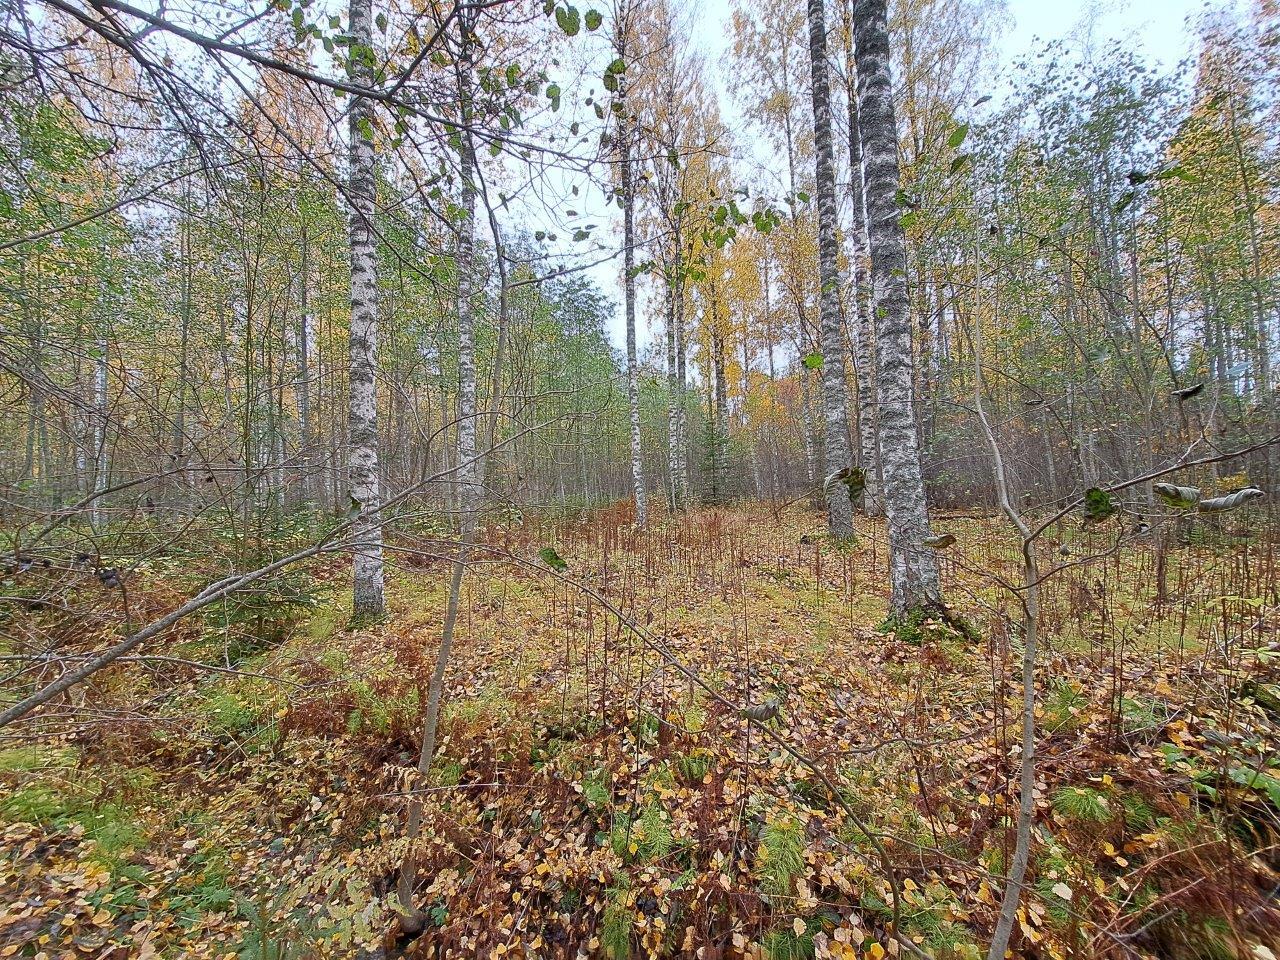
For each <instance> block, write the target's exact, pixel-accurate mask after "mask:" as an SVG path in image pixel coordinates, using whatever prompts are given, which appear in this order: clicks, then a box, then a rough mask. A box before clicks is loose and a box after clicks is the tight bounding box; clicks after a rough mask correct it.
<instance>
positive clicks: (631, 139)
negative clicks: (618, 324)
mask: <svg viewBox="0 0 1280 960" xmlns="http://www.w3.org/2000/svg"><path fill="white" fill-rule="evenodd" d="M635 15H636V3H635V2H634V0H622V2H619V3H618V4H617V5H616V6H615V7H614V30H613V53H614V56H615V57H616V61H615V62H620V63H621V66H622V69H620V70H617V71H616V72H614V73H613V76H615V77H616V78H617V89H616V90H615V91H614V99H613V111H614V116H615V118H616V120H617V124H616V127H615V130H614V139H615V140H616V142H617V156H618V196H619V199H620V201H621V203H622V271H623V273H622V297H623V304H624V309H625V312H626V321H627V412H628V419H629V423H630V438H631V483H632V495H633V496H634V497H635V502H636V524H637V525H638V526H641V527H643V526H645V525H646V524H647V523H648V520H649V512H648V508H647V505H646V502H645V491H644V462H643V460H642V459H641V449H640V439H641V437H640V379H639V366H638V361H637V359H636V249H635V248H636V222H635V219H636V214H635V205H636V190H635V181H634V179H633V175H634V171H633V169H632V156H631V154H632V150H633V149H634V147H635V140H636V122H635V117H634V115H633V114H632V111H631V105H630V104H629V103H628V100H627V93H628V79H627V61H628V57H629V56H630V55H631V54H632V53H633V50H632V47H633V45H634V39H635V38H634V31H635V24H634V23H633V22H632V20H633V18H634V17H635Z"/></svg>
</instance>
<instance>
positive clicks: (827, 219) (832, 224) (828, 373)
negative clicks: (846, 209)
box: [809, 0, 853, 537]
mask: <svg viewBox="0 0 1280 960" xmlns="http://www.w3.org/2000/svg"><path fill="white" fill-rule="evenodd" d="M809 63H810V67H811V71H812V83H811V84H810V89H811V92H812V96H813V144H814V161H815V180H816V184H817V193H818V280H819V284H820V293H819V301H818V303H819V313H818V318H819V319H818V341H819V344H820V346H821V349H822V400H823V418H824V421H825V431H824V437H823V439H824V442H825V445H826V454H827V472H828V474H829V475H836V474H838V473H840V472H841V471H844V472H845V475H846V476H847V475H848V470H849V468H850V467H851V466H852V462H851V460H850V457H849V423H848V413H847V411H848V403H849V400H848V396H847V393H846V389H845V366H844V336H843V332H842V329H841V321H840V267H839V249H838V248H837V243H838V240H837V238H836V220H837V213H836V171H835V160H834V159H833V150H832V146H831V89H830V86H829V84H828V81H827V27H826V21H825V14H824V11H823V8H822V0H809ZM824 487H825V493H826V497H827V532H828V533H830V534H831V536H833V537H849V536H852V534H853V500H852V499H851V497H850V496H849V493H850V491H851V489H852V488H851V487H849V486H847V485H846V484H844V483H828V484H825V485H824Z"/></svg>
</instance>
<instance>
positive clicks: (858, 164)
mask: <svg viewBox="0 0 1280 960" xmlns="http://www.w3.org/2000/svg"><path fill="white" fill-rule="evenodd" d="M853 2H854V0H844V5H843V9H844V11H845V15H846V17H849V16H852V13H853V8H852V4H853ZM846 22H847V21H846ZM844 62H845V84H846V86H845V93H846V101H847V103H848V112H849V201H850V205H851V206H852V207H853V229H852V230H850V231H849V246H850V250H849V259H850V260H852V261H853V297H854V316H855V317H856V318H857V319H856V323H855V328H854V333H855V336H854V346H853V350H854V356H853V367H854V377H855V379H856V381H857V390H858V424H857V426H858V466H860V467H861V468H862V472H863V479H864V481H865V483H866V486H865V487H864V488H863V491H862V512H863V513H864V514H865V515H866V516H868V517H878V516H880V515H881V514H882V513H883V512H884V508H883V505H882V503H881V498H880V449H879V447H878V446H877V444H876V403H875V397H876V373H875V367H876V347H875V342H874V338H873V336H872V329H871V277H870V274H869V271H868V263H869V257H870V250H869V248H870V243H869V241H868V240H867V201H866V190H865V188H864V186H863V179H862V138H861V136H860V135H859V133H858V90H857V86H858V83H857V68H856V67H855V66H854V59H853V25H852V23H849V30H848V31H847V41H846V44H845V51H844Z"/></svg>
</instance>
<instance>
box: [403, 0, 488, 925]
mask: <svg viewBox="0 0 1280 960" xmlns="http://www.w3.org/2000/svg"><path fill="white" fill-rule="evenodd" d="M474 18H475V14H474V13H464V14H463V15H462V17H461V18H460V19H459V32H460V34H461V36H460V41H459V55H458V62H457V78H458V101H459V105H460V108H461V109H460V113H461V117H462V122H463V124H464V125H469V124H470V123H471V122H472V109H471V102H472V98H473V87H472V76H471V70H472V66H471V54H472V50H473V45H474V42H475V39H474V30H475V19H474ZM460 133H461V144H462V147H461V150H460V154H461V156H460V162H459V174H460V177H459V179H460V180H461V181H462V218H461V222H460V223H459V224H458V250H457V256H456V258H455V272H456V273H457V301H456V309H457V313H458V433H457V436H458V450H457V456H458V460H457V469H456V471H455V473H454V484H453V486H454V488H455V489H456V490H457V496H456V498H455V500H456V503H457V506H458V509H459V511H460V523H459V526H460V528H461V533H462V538H461V541H460V542H459V544H458V548H457V553H456V554H455V555H454V561H453V571H452V576H451V577H450V580H449V598H448V601H447V603H446V606H445V617H444V627H443V630H442V632H441V636H440V649H439V651H438V652H437V654H436V664H435V669H434V670H433V671H432V674H431V683H430V686H429V687H428V689H427V708H426V717H425V718H424V720H423V730H422V743H421V747H420V750H419V753H418V778H419V784H418V786H419V787H425V786H426V779H427V774H428V772H429V771H430V769H431V763H432V760H433V759H434V758H435V749H436V731H437V727H438V724H439V720H440V702H441V699H442V698H443V695H444V677H445V670H446V669H447V667H448V664H449V655H450V653H451V651H452V648H453V634H454V628H455V626H456V625H457V622H458V605H459V600H460V597H461V593H462V575H463V573H464V572H465V570H466V566H467V559H468V555H469V553H470V550H471V546H472V544H473V543H474V542H475V534H476V524H477V520H478V516H477V511H478V510H479V507H480V502H481V496H480V494H481V484H482V480H483V469H482V467H481V465H480V463H479V462H478V459H477V456H476V420H477V410H476V356H475V309H474V306H473V304H472V295H473V293H474V289H473V286H472V281H473V274H474V272H475V229H476V227H475V222H476V193H477V188H476V184H477V183H478V182H479V171H478V169H477V167H476V157H475V145H474V141H473V140H472V137H471V132H470V130H469V129H468V127H467V126H464V127H463V128H462V130H461V131H460ZM495 239H496V234H495ZM498 253H499V255H500V256H501V253H502V251H501V249H499V251H498ZM496 373H497V374H500V373H501V371H500V370H498V371H496ZM421 817H422V800H421V797H419V796H414V798H413V799H412V801H411V802H410V804H409V810H408V818H407V823H406V826H405V836H406V838H407V840H408V842H409V850H408V851H407V853H406V854H405V859H404V862H403V863H402V865H401V869H400V876H399V881H398V884H397V888H396V893H397V899H398V901H399V903H400V905H401V907H403V908H404V911H405V914H406V920H405V921H404V922H405V926H406V929H407V930H410V931H411V932H416V931H417V930H420V929H421V925H422V923H423V915H422V914H421V912H419V911H417V910H416V909H415V908H414V906H413V881H414V872H415V861H414V852H413V843H414V841H415V840H416V839H417V836H418V831H419V828H420V825H421Z"/></svg>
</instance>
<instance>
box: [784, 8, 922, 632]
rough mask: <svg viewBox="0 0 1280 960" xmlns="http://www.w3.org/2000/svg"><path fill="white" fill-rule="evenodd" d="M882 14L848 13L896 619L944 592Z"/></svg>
mask: <svg viewBox="0 0 1280 960" xmlns="http://www.w3.org/2000/svg"><path fill="white" fill-rule="evenodd" d="M810 2H811V3H816V2H817V0H810ZM885 7H886V0H859V3H858V5H857V8H856V9H855V11H854V43H855V56H856V58H857V70H858V128H859V131H860V133H861V137H862V156H863V168H864V171H865V174H864V182H865V188H866V205H867V234H868V239H869V240H870V243H871V282H872V290H873V298H872V309H873V316H874V318H875V325H876V330H875V343H876V360H877V370H876V387H877V392H878V397H877V399H878V401H879V404H878V410H877V413H878V415H879V438H880V463H881V467H882V469H883V471H884V503H885V513H886V515H887V517H888V521H889V523H888V526H889V555H890V563H889V567H890V577H891V581H892V590H893V593H892V601H891V610H892V613H893V614H894V615H895V616H901V615H903V614H907V613H909V612H911V611H915V610H921V609H928V608H931V607H939V606H940V605H941V603H942V588H941V584H940V582H939V579H938V561H937V557H936V556H935V555H934V552H933V549H932V548H931V547H929V546H927V545H926V544H925V543H924V541H925V539H926V538H927V537H929V536H930V531H929V514H928V508H927V506H926V504H925V495H924V480H923V478H922V477H921V474H920V455H919V446H920V444H919V437H918V435H917V433H916V422H915V416H914V414H913V412H912V406H913V401H914V397H913V386H912V383H911V321H910V316H909V306H908V303H909V302H908V299H907V281H906V267H907V256H906V238H905V237H904V235H903V231H902V224H901V222H900V221H899V220H898V216H899V211H898V203H897V194H898V187H899V179H900V175H899V170H898V133H897V123H896V118H895V114H894V104H893V92H892V89H891V86H890V81H889V33H888V28H887V26H886V22H885V17H886V10H885Z"/></svg>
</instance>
